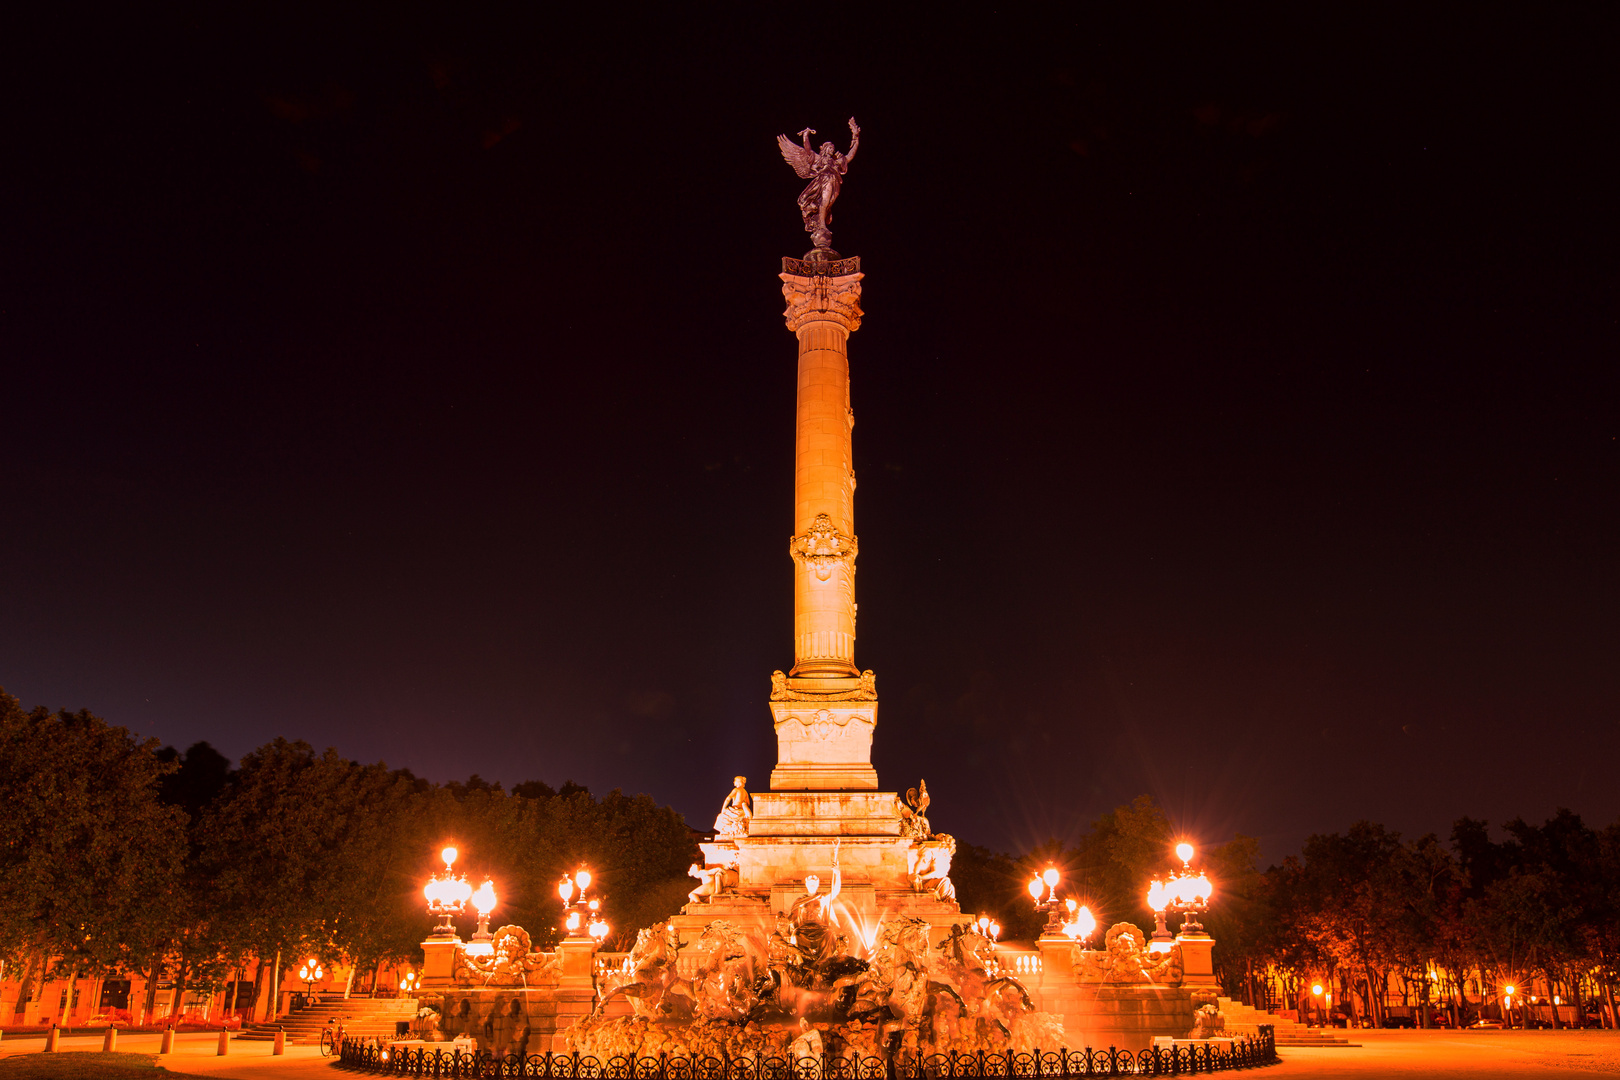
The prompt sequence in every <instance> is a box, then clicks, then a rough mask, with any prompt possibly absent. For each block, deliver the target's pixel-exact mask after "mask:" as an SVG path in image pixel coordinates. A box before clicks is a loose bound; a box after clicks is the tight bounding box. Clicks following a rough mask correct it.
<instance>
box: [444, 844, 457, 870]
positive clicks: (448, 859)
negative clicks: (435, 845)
mask: <svg viewBox="0 0 1620 1080" xmlns="http://www.w3.org/2000/svg"><path fill="white" fill-rule="evenodd" d="M459 854H461V853H460V852H459V851H457V850H456V849H455V848H453V847H447V848H445V849H444V850H443V851H441V852H439V858H441V859H443V860H444V868H445V869H446V870H448V869H450V867H451V866H452V865H454V864H455V861H456V856H457V855H459Z"/></svg>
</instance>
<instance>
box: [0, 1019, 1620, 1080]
mask: <svg viewBox="0 0 1620 1080" xmlns="http://www.w3.org/2000/svg"><path fill="white" fill-rule="evenodd" d="M1353 1034H1354V1035H1355V1037H1356V1039H1357V1040H1358V1041H1359V1042H1360V1043H1361V1044H1362V1045H1361V1046H1359V1047H1335V1048H1316V1047H1288V1048H1285V1049H1282V1050H1279V1051H1278V1054H1279V1056H1281V1058H1282V1064H1280V1065H1274V1066H1270V1067H1268V1068H1265V1069H1260V1070H1255V1071H1252V1072H1243V1073H1233V1074H1232V1075H1233V1076H1234V1077H1237V1076H1251V1077H1255V1078H1256V1080H1294V1078H1296V1077H1298V1078H1305V1077H1311V1078H1316V1077H1321V1078H1323V1080H1338V1078H1346V1080H1348V1078H1371V1077H1396V1078H1400V1077H1410V1078H1412V1080H1498V1078H1505V1077H1561V1078H1563V1080H1579V1078H1580V1077H1582V1076H1591V1075H1593V1074H1597V1073H1606V1074H1609V1075H1611V1076H1620V1032H1614V1031H1461V1032H1448V1031H1357V1032H1354V1033H1353ZM159 1038H160V1037H159V1036H157V1035H127V1036H120V1037H119V1040H118V1049H119V1050H120V1051H121V1052H125V1053H135V1054H142V1053H145V1054H155V1053H157V1049H158V1040H159ZM42 1044H43V1043H42V1040H40V1039H6V1040H4V1041H3V1042H0V1058H3V1057H9V1056H11V1055H15V1054H37V1053H39V1048H40V1046H41V1045H42ZM60 1046H61V1050H60V1052H62V1053H73V1052H84V1051H96V1050H100V1049H101V1036H100V1035H94V1036H80V1035H76V1036H71V1037H65V1038H63V1039H62V1040H61V1044H60ZM218 1046H219V1036H218V1035H217V1034H210V1033H200V1034H196V1035H180V1036H177V1037H176V1038H175V1052H174V1053H173V1054H170V1055H167V1056H165V1057H163V1058H160V1059H159V1064H161V1065H163V1066H164V1067H166V1068H168V1069H170V1070H172V1071H174V1072H176V1073H186V1074H190V1075H193V1076H208V1077H221V1078H235V1080H280V1078H282V1077H286V1078H287V1080H315V1078H317V1077H319V1078H322V1080H344V1078H345V1077H349V1076H354V1075H356V1074H353V1073H348V1072H344V1071H340V1070H338V1069H335V1068H334V1067H333V1065H332V1062H331V1060H330V1059H327V1058H322V1057H320V1051H319V1049H318V1048H316V1047H313V1046H289V1047H288V1048H287V1052H286V1054H285V1055H283V1056H281V1057H273V1056H271V1053H270V1044H269V1043H244V1042H237V1041H232V1043H231V1052H230V1054H229V1056H227V1057H219V1056H217V1049H218ZM161 1076H162V1073H156V1074H154V1080H160V1078H161Z"/></svg>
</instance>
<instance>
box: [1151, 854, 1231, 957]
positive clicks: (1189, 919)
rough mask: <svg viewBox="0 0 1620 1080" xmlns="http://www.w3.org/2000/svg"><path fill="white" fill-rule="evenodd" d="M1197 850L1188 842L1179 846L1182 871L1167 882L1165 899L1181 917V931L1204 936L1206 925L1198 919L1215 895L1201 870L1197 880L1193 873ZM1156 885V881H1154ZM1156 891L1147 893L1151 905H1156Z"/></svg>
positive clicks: (1186, 934) (1170, 907)
mask: <svg viewBox="0 0 1620 1080" xmlns="http://www.w3.org/2000/svg"><path fill="white" fill-rule="evenodd" d="M1194 854H1196V849H1195V848H1194V847H1193V846H1192V845H1191V844H1189V843H1187V842H1186V841H1185V840H1184V841H1182V842H1181V843H1179V844H1177V845H1176V857H1177V858H1178V859H1180V860H1181V869H1180V870H1177V871H1176V872H1175V875H1174V876H1173V877H1171V878H1170V880H1169V881H1167V882H1165V884H1164V886H1163V890H1164V891H1163V899H1164V902H1165V905H1166V906H1167V907H1169V909H1170V910H1171V911H1174V912H1175V913H1176V914H1178V915H1180V916H1181V929H1180V931H1179V933H1181V934H1182V935H1183V936H1190V935H1193V934H1202V933H1203V932H1204V927H1203V924H1202V923H1200V922H1199V921H1198V916H1199V915H1202V914H1203V913H1204V912H1206V911H1208V910H1209V899H1210V897H1212V896H1214V895H1215V886H1214V885H1212V884H1211V883H1210V880H1209V878H1208V877H1206V876H1205V875H1204V872H1203V871H1202V870H1200V871H1198V874H1197V876H1196V877H1195V876H1194V875H1193V872H1192V865H1191V864H1192V857H1193V855H1194ZM1155 884H1157V882H1155ZM1152 892H1153V890H1152V889H1151V888H1149V890H1148V894H1149V895H1148V906H1149V907H1152V906H1153V896H1152Z"/></svg>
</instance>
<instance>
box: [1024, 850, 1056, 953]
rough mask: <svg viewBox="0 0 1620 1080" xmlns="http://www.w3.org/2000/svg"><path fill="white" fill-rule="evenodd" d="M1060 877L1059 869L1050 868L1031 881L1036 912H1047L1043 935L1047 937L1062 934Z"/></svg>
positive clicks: (1030, 887) (1030, 888) (1031, 891)
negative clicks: (1059, 910) (1058, 893)
mask: <svg viewBox="0 0 1620 1080" xmlns="http://www.w3.org/2000/svg"><path fill="white" fill-rule="evenodd" d="M1059 877H1060V875H1059V874H1058V870H1057V867H1055V866H1048V867H1047V868H1046V869H1045V870H1042V871H1041V872H1040V873H1039V874H1036V875H1035V876H1034V877H1032V878H1030V879H1029V885H1028V886H1026V887H1027V888H1028V889H1029V896H1030V899H1032V900H1034V901H1035V910H1036V911H1044V912H1046V928H1045V929H1044V930H1042V931H1041V933H1042V934H1043V935H1044V936H1046V937H1055V936H1056V935H1058V934H1060V933H1062V931H1063V923H1062V922H1061V921H1060V920H1059V917H1058V907H1059V905H1058V898H1057V883H1058V880H1059Z"/></svg>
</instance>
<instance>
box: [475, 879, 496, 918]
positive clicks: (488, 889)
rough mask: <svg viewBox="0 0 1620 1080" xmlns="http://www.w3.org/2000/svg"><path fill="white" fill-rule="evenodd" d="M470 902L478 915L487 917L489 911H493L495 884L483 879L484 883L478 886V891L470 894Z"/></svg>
mask: <svg viewBox="0 0 1620 1080" xmlns="http://www.w3.org/2000/svg"><path fill="white" fill-rule="evenodd" d="M472 902H473V907H475V908H477V909H478V914H480V915H488V914H489V913H490V912H491V911H494V910H495V883H494V882H493V881H490V880H489V879H488V878H485V879H484V883H483V884H482V885H480V886H478V891H477V892H475V893H473V894H472Z"/></svg>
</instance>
